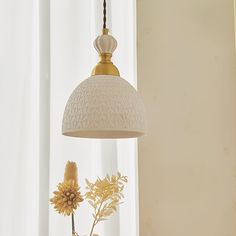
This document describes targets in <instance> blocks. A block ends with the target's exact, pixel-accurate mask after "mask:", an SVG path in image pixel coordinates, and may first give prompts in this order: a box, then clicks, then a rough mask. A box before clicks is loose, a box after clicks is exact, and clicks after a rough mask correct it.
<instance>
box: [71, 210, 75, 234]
mask: <svg viewBox="0 0 236 236" xmlns="http://www.w3.org/2000/svg"><path fill="white" fill-rule="evenodd" d="M71 223H72V236H74V235H75V219H74V213H72V214H71Z"/></svg>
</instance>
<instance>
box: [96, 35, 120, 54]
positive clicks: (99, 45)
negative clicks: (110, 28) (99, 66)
mask: <svg viewBox="0 0 236 236" xmlns="http://www.w3.org/2000/svg"><path fill="white" fill-rule="evenodd" d="M94 47H95V49H96V50H97V52H98V53H99V54H102V53H110V54H112V53H113V52H114V51H115V50H116V47H117V41H116V39H115V38H114V37H113V36H111V35H100V36H98V37H97V38H96V39H95V41H94Z"/></svg>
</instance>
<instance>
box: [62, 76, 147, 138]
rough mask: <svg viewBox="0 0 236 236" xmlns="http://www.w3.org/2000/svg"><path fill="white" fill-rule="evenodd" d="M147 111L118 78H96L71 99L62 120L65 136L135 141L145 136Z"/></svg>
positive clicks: (79, 89) (136, 94)
mask: <svg viewBox="0 0 236 236" xmlns="http://www.w3.org/2000/svg"><path fill="white" fill-rule="evenodd" d="M144 114H145V109H144V105H143V102H142V99H141V98H140V96H139V94H138V93H137V91H136V90H135V89H134V88H133V87H132V86H131V85H130V84H129V83H128V82H127V81H125V80H124V79H122V78H120V77H119V76H111V75H96V76H92V77H91V78H88V79H86V80H85V81H83V82H82V83H81V84H80V85H79V86H78V87H77V88H76V89H75V90H74V92H73V93H72V95H71V96H70V98H69V100H68V102H67V105H66V108H65V112H64V117H63V127H62V133H63V134H64V135H68V136H73V137H84V138H133V137H139V136H141V135H143V134H144V133H145V129H146V123H145V117H144Z"/></svg>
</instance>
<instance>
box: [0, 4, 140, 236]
mask: <svg viewBox="0 0 236 236" xmlns="http://www.w3.org/2000/svg"><path fill="white" fill-rule="evenodd" d="M107 5H108V7H109V8H108V26H109V28H110V31H111V32H112V34H113V35H114V37H116V39H117V41H118V48H117V50H116V52H115V54H114V57H113V58H114V63H115V64H116V65H117V67H118V68H119V69H120V72H121V76H122V77H123V78H125V79H127V80H128V81H129V82H130V83H131V84H133V85H134V86H136V29H135V27H136V26H135V24H136V22H135V14H136V9H135V1H134V0H132V1H129V2H127V1H126V0H119V1H115V0H112V1H108V4H107ZM0 13H1V14H0V19H1V21H0V25H1V29H2V30H3V32H2V37H0V42H1V44H0V47H1V56H0V67H1V69H0V76H1V79H0V98H1V100H0V104H1V108H2V116H1V118H0V119H1V120H0V121H1V124H3V128H2V135H1V138H0V145H1V148H0V154H1V156H2V165H0V177H1V179H2V180H3V188H2V193H3V194H1V195H0V201H1V202H2V203H4V204H3V206H2V216H1V221H0V235H6V236H13V235H18V236H31V235H38V236H54V235H57V236H60V235H61V236H62V235H68V234H70V233H71V232H70V228H71V225H70V224H71V222H70V220H71V219H70V217H63V216H61V215H58V214H57V213H56V212H55V211H54V210H53V208H52V207H51V206H49V198H50V196H51V195H52V192H53V191H54V190H55V188H56V186H57V184H58V183H59V182H60V181H62V180H63V174H64V167H65V164H66V162H67V161H68V160H72V161H76V162H77V164H78V172H79V183H80V185H81V191H85V181H84V180H85V178H88V179H90V180H95V179H96V178H97V177H98V176H99V177H104V176H105V175H106V173H108V174H112V173H116V172H117V171H120V172H122V174H124V175H127V176H128V179H129V183H128V185H127V187H126V189H125V199H124V204H122V206H121V207H120V209H119V211H118V212H117V213H116V214H115V215H114V216H112V217H111V219H109V220H108V221H106V222H103V223H101V224H100V225H99V226H98V227H97V229H96V231H95V233H97V234H99V235H101V236H110V235H112V236H119V235H129V236H136V235H138V204H137V203H138V194H137V186H138V185H137V183H138V182H137V181H138V180H137V176H138V173H137V152H136V140H135V139H129V140H93V139H76V138H69V137H64V136H62V135H61V122H62V117H63V112H64V107H65V104H66V101H67V99H68V98H69V96H70V94H71V92H72V91H73V89H74V88H75V87H76V86H77V85H78V84H79V83H80V82H81V81H82V80H84V79H86V78H87V77H89V76H90V73H91V70H92V68H93V67H94V65H95V64H96V63H97V60H98V56H97V53H96V51H95V49H94V48H93V41H94V40H95V38H96V37H97V35H99V34H100V33H101V29H102V0H91V1H84V0H83V1H82V0H71V1H67V0H51V1H50V2H49V1H47V0H22V1H20V2H17V1H15V0H7V1H6V0H5V1H2V2H1V3H0ZM6 26H7V27H6ZM91 223H92V217H91V209H90V208H89V206H88V205H86V204H83V205H82V206H81V208H79V210H78V212H77V214H76V227H77V229H78V231H79V232H80V235H88V233H89V228H90V226H91Z"/></svg>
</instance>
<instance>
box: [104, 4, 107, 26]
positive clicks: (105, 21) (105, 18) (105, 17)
mask: <svg viewBox="0 0 236 236" xmlns="http://www.w3.org/2000/svg"><path fill="white" fill-rule="evenodd" d="M106 8H107V2H106V0H103V29H106V27H107V25H106V23H107V15H106V14H107V9H106Z"/></svg>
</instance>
